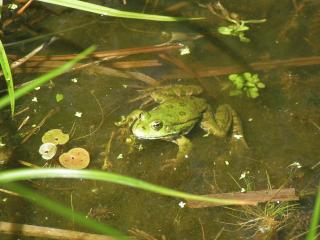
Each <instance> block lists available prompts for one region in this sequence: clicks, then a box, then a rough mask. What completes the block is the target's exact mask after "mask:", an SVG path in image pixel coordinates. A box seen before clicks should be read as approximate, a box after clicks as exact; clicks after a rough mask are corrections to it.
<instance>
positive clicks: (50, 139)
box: [42, 129, 69, 145]
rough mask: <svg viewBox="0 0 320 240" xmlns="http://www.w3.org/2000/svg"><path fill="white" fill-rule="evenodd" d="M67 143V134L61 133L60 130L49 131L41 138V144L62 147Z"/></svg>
mask: <svg viewBox="0 0 320 240" xmlns="http://www.w3.org/2000/svg"><path fill="white" fill-rule="evenodd" d="M68 141H69V134H66V133H63V132H62V130H61V129H51V130H49V131H47V132H46V133H45V134H44V135H43V136H42V142H43V143H53V144H56V145H58V144H59V145H63V144H66V143H67V142H68Z"/></svg>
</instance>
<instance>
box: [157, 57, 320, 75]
mask: <svg viewBox="0 0 320 240" xmlns="http://www.w3.org/2000/svg"><path fill="white" fill-rule="evenodd" d="M319 64H320V56H312V57H302V58H293V59H285V60H273V61H267V62H256V63H250V64H249V66H250V67H251V68H252V69H253V70H269V69H273V68H281V67H301V66H311V65H319ZM246 70H247V69H245V68H243V67H242V66H227V67H212V68H207V69H204V68H203V69H200V70H198V71H195V74H196V75H197V76H198V77H199V78H204V77H213V76H223V75H228V74H232V73H239V72H244V71H246ZM177 78H192V76H190V75H188V74H184V73H183V72H181V71H176V72H175V73H172V74H168V75H166V76H164V77H162V80H163V81H167V80H171V79H177Z"/></svg>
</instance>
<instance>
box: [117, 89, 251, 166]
mask: <svg viewBox="0 0 320 240" xmlns="http://www.w3.org/2000/svg"><path fill="white" fill-rule="evenodd" d="M202 92H203V89H202V87H200V86H197V85H180V84H175V85H169V86H164V87H156V88H152V89H148V90H145V91H144V96H143V97H145V96H148V97H149V98H151V100H152V101H154V102H155V103H157V104H158V105H157V106H155V107H153V108H152V109H151V110H142V109H136V110H133V111H132V112H131V113H130V114H129V115H127V116H126V117H124V116H122V118H121V120H120V121H119V122H116V123H115V124H116V125H117V126H126V127H128V128H129V129H130V130H131V134H132V135H131V139H140V140H165V141H170V142H172V143H175V144H176V145H177V146H178V152H177V155H176V157H175V158H172V159H168V160H166V162H165V164H164V165H163V166H162V169H166V168H172V169H177V167H178V166H179V165H180V164H181V162H183V161H184V159H186V158H188V156H189V154H190V153H191V150H192V143H191V141H190V140H189V139H188V138H187V137H186V135H187V134H188V133H189V132H190V131H191V130H192V129H193V128H194V127H195V126H196V124H199V125H200V128H202V129H203V130H204V131H205V132H206V135H213V136H215V137H218V138H224V137H226V136H227V134H228V132H229V131H231V130H232V139H233V140H238V141H240V142H241V143H242V144H243V145H244V146H245V147H247V143H246V141H245V139H244V134H243V129H242V125H241V121H240V118H239V116H238V114H237V113H236V111H235V110H234V109H233V108H232V107H231V106H230V105H228V104H222V105H219V106H218V107H217V109H216V112H215V113H213V111H212V108H211V106H210V105H209V104H208V103H207V101H206V100H205V99H203V98H201V97H199V96H198V95H200V94H201V93H202ZM146 102H150V99H149V100H147V101H146Z"/></svg>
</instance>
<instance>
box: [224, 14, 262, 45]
mask: <svg viewBox="0 0 320 240" xmlns="http://www.w3.org/2000/svg"><path fill="white" fill-rule="evenodd" d="M229 21H231V22H232V24H231V25H228V26H223V27H219V28H218V32H219V33H220V34H222V35H230V36H236V37H239V39H240V42H245V43H248V42H250V39H249V38H247V37H246V36H245V33H244V32H245V31H248V30H249V29H250V28H249V27H248V26H247V25H246V24H248V23H263V22H265V21H266V19H261V20H235V19H229Z"/></svg>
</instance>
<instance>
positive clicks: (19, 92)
mask: <svg viewBox="0 0 320 240" xmlns="http://www.w3.org/2000/svg"><path fill="white" fill-rule="evenodd" d="M94 50H95V47H94V46H92V47H89V48H87V49H86V50H84V51H83V52H82V53H80V54H79V55H77V56H76V57H75V58H74V59H72V60H70V61H69V62H67V63H65V64H63V65H62V66H60V67H59V68H56V69H54V70H52V71H51V72H49V73H46V74H44V75H41V76H40V77H38V78H36V79H34V80H33V81H31V82H30V83H29V84H28V85H25V86H23V87H21V88H19V89H18V90H16V91H15V93H14V99H18V98H20V97H22V96H24V95H26V94H27V93H29V92H31V91H33V90H34V89H35V88H37V87H39V86H41V85H42V84H44V83H46V82H47V81H49V80H51V79H53V78H55V77H57V76H59V75H61V74H63V73H64V72H66V71H68V70H70V69H71V68H72V67H73V66H74V65H75V64H76V63H77V62H79V61H80V60H81V59H83V58H84V57H85V56H87V55H88V54H90V53H91V52H93V51H94ZM11 98H12V97H11V96H10V95H7V96H4V97H2V98H1V99H0V109H1V108H3V107H5V106H7V105H8V104H9V103H10V102H11Z"/></svg>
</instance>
